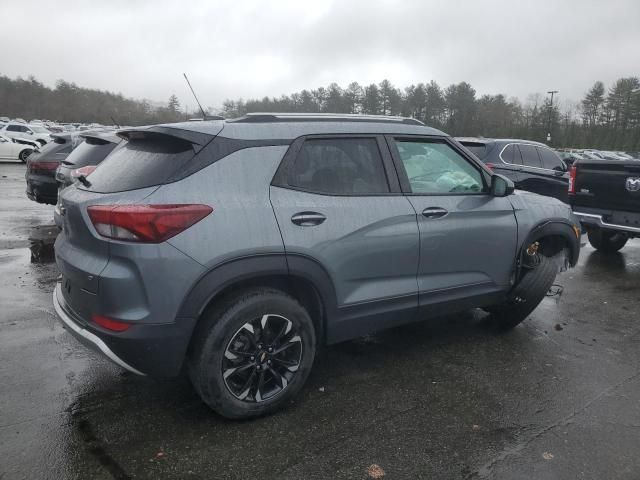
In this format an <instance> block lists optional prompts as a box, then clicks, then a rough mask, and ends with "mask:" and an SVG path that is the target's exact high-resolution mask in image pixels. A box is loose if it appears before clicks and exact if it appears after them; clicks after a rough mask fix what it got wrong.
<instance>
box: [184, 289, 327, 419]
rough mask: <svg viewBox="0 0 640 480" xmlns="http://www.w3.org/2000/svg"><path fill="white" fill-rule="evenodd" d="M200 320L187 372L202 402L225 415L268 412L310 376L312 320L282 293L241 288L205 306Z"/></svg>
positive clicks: (312, 337) (292, 393) (278, 405)
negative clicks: (227, 296) (213, 303)
mask: <svg viewBox="0 0 640 480" xmlns="http://www.w3.org/2000/svg"><path fill="white" fill-rule="evenodd" d="M200 322H201V325H199V326H198V328H197V329H196V332H195V335H196V336H195V337H194V342H193V344H192V348H191V350H190V353H189V358H188V372H189V376H190V378H191V382H192V383H193V386H194V388H195V389H196V391H197V392H198V394H199V395H200V397H201V398H202V400H203V401H204V402H205V403H206V404H207V405H209V407H211V408H212V409H213V410H214V411H215V412H217V413H219V414H220V415H222V416H223V417H226V418H231V419H241V418H250V417H257V416H261V415H266V414H269V413H272V412H274V411H276V410H278V409H279V408H281V407H282V406H283V405H285V404H287V403H288V402H290V400H291V399H292V398H293V397H294V396H295V395H296V394H297V393H298V392H299V391H300V389H301V388H302V386H303V385H304V383H305V381H306V379H307V377H308V376H309V372H310V371H311V366H312V365H313V359H314V356H315V349H316V337H315V329H314V325H313V321H312V320H311V317H310V316H309V314H308V312H307V311H306V310H305V309H304V308H303V307H302V306H301V305H300V304H299V303H298V302H297V301H296V300H295V299H294V298H292V297H291V296H289V295H287V294H286V293H284V292H282V291H279V290H275V289H271V288H254V289H250V290H245V291H243V292H240V293H238V294H236V295H234V296H233V297H230V298H228V299H226V300H223V301H222V302H221V304H219V305H217V306H214V307H213V308H211V309H209V310H208V311H207V312H205V314H204V316H203V318H202V319H201V320H200ZM248 325H250V327H248ZM296 337H297V338H296ZM278 339H279V340H278ZM260 347H261V348H260ZM283 347H284V348H283ZM269 348H272V350H273V349H275V350H273V351H272V350H269ZM278 350H280V353H276V352H277V351H278ZM232 352H233V353H232ZM278 376H279V378H278ZM261 378H262V380H263V383H262V387H260V380H261Z"/></svg>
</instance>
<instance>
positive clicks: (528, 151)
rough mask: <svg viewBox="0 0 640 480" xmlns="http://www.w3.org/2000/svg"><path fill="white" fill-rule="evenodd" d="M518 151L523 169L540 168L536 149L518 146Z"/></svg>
mask: <svg viewBox="0 0 640 480" xmlns="http://www.w3.org/2000/svg"><path fill="white" fill-rule="evenodd" d="M518 148H519V149H520V154H521V155H522V164H523V165H524V166H525V167H536V168H542V164H541V163H540V157H539V156H538V151H537V150H536V147H534V146H533V145H525V144H520V145H518Z"/></svg>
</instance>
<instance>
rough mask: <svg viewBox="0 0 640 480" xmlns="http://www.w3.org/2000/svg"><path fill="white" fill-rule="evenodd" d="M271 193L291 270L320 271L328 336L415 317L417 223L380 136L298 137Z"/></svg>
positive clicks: (345, 335)
mask: <svg viewBox="0 0 640 480" xmlns="http://www.w3.org/2000/svg"><path fill="white" fill-rule="evenodd" d="M270 198H271V203H272V205H273V208H274V211H275V214H276V219H277V221H278V226H279V227H280V231H281V232H282V239H283V242H284V247H285V251H286V255H287V262H288V265H289V269H290V272H291V273H292V274H293V275H297V274H302V275H303V276H307V275H311V274H313V275H315V276H316V277H323V276H324V273H326V277H327V280H328V282H329V283H330V287H329V288H327V289H325V290H330V291H332V292H331V293H330V294H329V295H327V296H329V297H332V298H331V299H330V301H329V302H328V303H329V304H328V305H325V307H326V308H327V309H328V310H329V311H328V312H327V317H328V319H329V322H328V324H327V332H326V334H327V339H328V341H329V342H335V341H339V340H343V339H347V338H351V337H354V336H357V335H360V334H363V333H369V332H371V331H375V330H377V329H382V328H386V327H389V326H392V325H396V324H399V323H405V322H410V321H412V320H413V319H414V317H415V314H416V312H417V306H418V288H417V282H416V275H417V268H418V255H419V233H418V225H417V222H416V214H415V211H414V209H413V207H412V206H411V203H410V202H409V201H408V199H407V198H406V197H405V196H404V195H403V194H402V192H401V191H400V187H399V183H398V178H397V174H396V173H395V170H394V167H393V162H392V160H391V157H390V155H389V152H388V148H387V145H386V142H385V141H384V138H383V137H377V136H355V137H354V136H332V137H324V136H321V137H307V138H299V139H298V140H297V141H296V142H295V143H294V144H293V145H292V146H291V148H290V149H289V151H288V152H287V154H286V155H285V157H284V159H283V162H282V165H281V166H280V168H279V170H278V173H277V174H276V176H275V178H274V181H273V183H272V186H271V192H270ZM307 270H308V271H307ZM315 270H317V271H316V272H315V273H313V272H312V271H315ZM323 272H324V273H323ZM320 280H322V279H320ZM320 283H322V281H321V282H320ZM325 283H326V282H325ZM326 300H327V299H326V296H325V301H326Z"/></svg>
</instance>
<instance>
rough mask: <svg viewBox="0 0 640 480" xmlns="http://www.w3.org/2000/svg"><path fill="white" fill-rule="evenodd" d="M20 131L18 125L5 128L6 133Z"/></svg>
mask: <svg viewBox="0 0 640 480" xmlns="http://www.w3.org/2000/svg"><path fill="white" fill-rule="evenodd" d="M21 131H22V129H21V128H20V125H9V126H8V127H7V132H21Z"/></svg>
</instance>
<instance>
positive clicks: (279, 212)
mask: <svg viewBox="0 0 640 480" xmlns="http://www.w3.org/2000/svg"><path fill="white" fill-rule="evenodd" d="M119 135H120V136H121V137H122V138H124V139H126V140H127V142H125V143H123V144H122V146H121V147H120V148H117V149H115V150H114V151H113V152H112V153H111V154H110V155H109V156H108V157H107V158H106V160H105V161H104V162H102V163H101V164H100V166H99V167H98V168H97V169H96V170H95V171H94V172H93V173H91V174H90V175H89V176H88V177H87V178H86V182H84V183H77V184H75V185H73V186H71V187H69V188H68V189H66V190H65V191H64V192H63V194H62V198H61V202H60V212H61V214H62V232H61V234H60V235H59V237H58V240H57V242H56V261H57V264H58V267H59V269H60V271H61V273H62V275H61V281H60V283H58V285H57V286H56V289H55V292H54V297H53V302H54V306H55V309H56V311H57V313H58V315H59V317H60V318H61V320H62V322H63V323H64V324H65V326H66V327H67V329H68V330H69V331H70V332H71V333H73V334H74V335H75V336H76V337H77V338H78V339H79V340H80V341H82V342H83V343H85V344H86V345H88V346H89V347H91V348H94V349H96V350H99V351H101V352H102V353H103V354H104V355H106V356H107V357H108V358H110V359H111V360H112V361H114V362H115V363H117V364H118V365H120V366H121V367H123V368H125V369H127V370H130V371H132V372H134V373H137V374H141V375H154V376H172V375H177V374H179V373H180V372H181V370H182V369H183V367H184V368H185V369H186V370H187V371H188V373H189V375H190V377H191V379H192V382H193V385H194V386H195V389H196V390H197V392H198V393H199V394H200V396H201V397H202V399H203V400H204V401H205V402H206V403H207V404H208V405H209V406H210V407H211V408H213V409H214V410H215V411H217V412H219V413H220V414H222V415H224V416H226V417H229V418H243V417H250V416H256V415H261V414H265V413H268V412H271V411H273V410H275V409H277V408H279V407H281V406H282V405H284V404H286V403H287V402H289V401H290V400H291V398H292V397H293V396H294V395H295V394H296V393H297V392H298V391H299V390H300V389H301V387H302V386H303V384H304V382H305V380H306V378H307V376H308V374H309V371H310V369H311V366H312V364H313V360H314V355H315V352H316V349H317V348H318V347H319V346H320V345H322V344H333V343H336V342H341V341H344V340H347V339H351V338H354V337H357V336H360V335H364V334H368V333H371V332H374V331H377V330H381V329H384V328H389V327H393V326H397V325H401V324H406V323H409V322H413V321H416V320H423V319H427V318H429V317H433V316H436V315H443V314H449V313H452V312H456V311H460V310H466V309H470V308H476V307H480V308H484V309H485V310H487V311H488V312H490V315H488V316H487V318H488V321H489V322H490V323H492V324H493V325H495V326H496V327H499V328H500V329H508V328H511V327H514V326H515V325H517V324H518V323H519V322H521V321H522V320H524V319H525V318H526V317H527V316H528V315H529V313H531V312H532V311H533V310H534V309H535V307H536V306H537V305H538V303H539V302H540V301H541V300H542V298H543V297H544V296H545V294H546V293H547V291H548V289H549V288H550V286H551V285H552V283H553V281H554V279H555V276H556V274H557V272H558V266H559V265H562V264H566V265H575V263H576V261H577V259H578V255H579V250H580V244H579V236H580V227H579V223H578V221H577V220H576V218H575V217H574V216H573V215H572V213H571V211H570V210H569V208H568V207H567V206H566V205H564V204H563V203H561V202H559V201H557V200H555V199H553V198H546V197H542V196H538V195H535V194H530V193H526V192H519V191H518V192H514V190H513V183H511V181H509V180H508V179H506V178H504V177H502V176H500V175H496V174H494V173H492V172H491V171H490V170H488V169H487V168H486V167H485V166H484V165H483V164H482V163H481V162H479V161H478V160H477V159H476V158H475V157H474V156H473V155H471V154H469V153H468V152H467V150H465V149H464V148H462V147H461V146H460V144H458V143H457V142H456V141H455V140H454V139H452V138H451V137H449V136H447V135H446V134H444V133H442V132H439V131H437V130H434V129H432V128H428V127H426V126H424V125H423V124H422V123H420V122H418V121H416V120H412V119H405V118H398V117H365V116H348V115H339V116H338V115H333V116H332V115H324V116H323V115H295V114H253V115H247V116H245V117H243V118H240V119H236V120H227V121H224V120H220V121H204V122H188V123H179V124H170V125H158V126H151V127H143V128H135V129H128V130H123V131H120V133H119Z"/></svg>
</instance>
